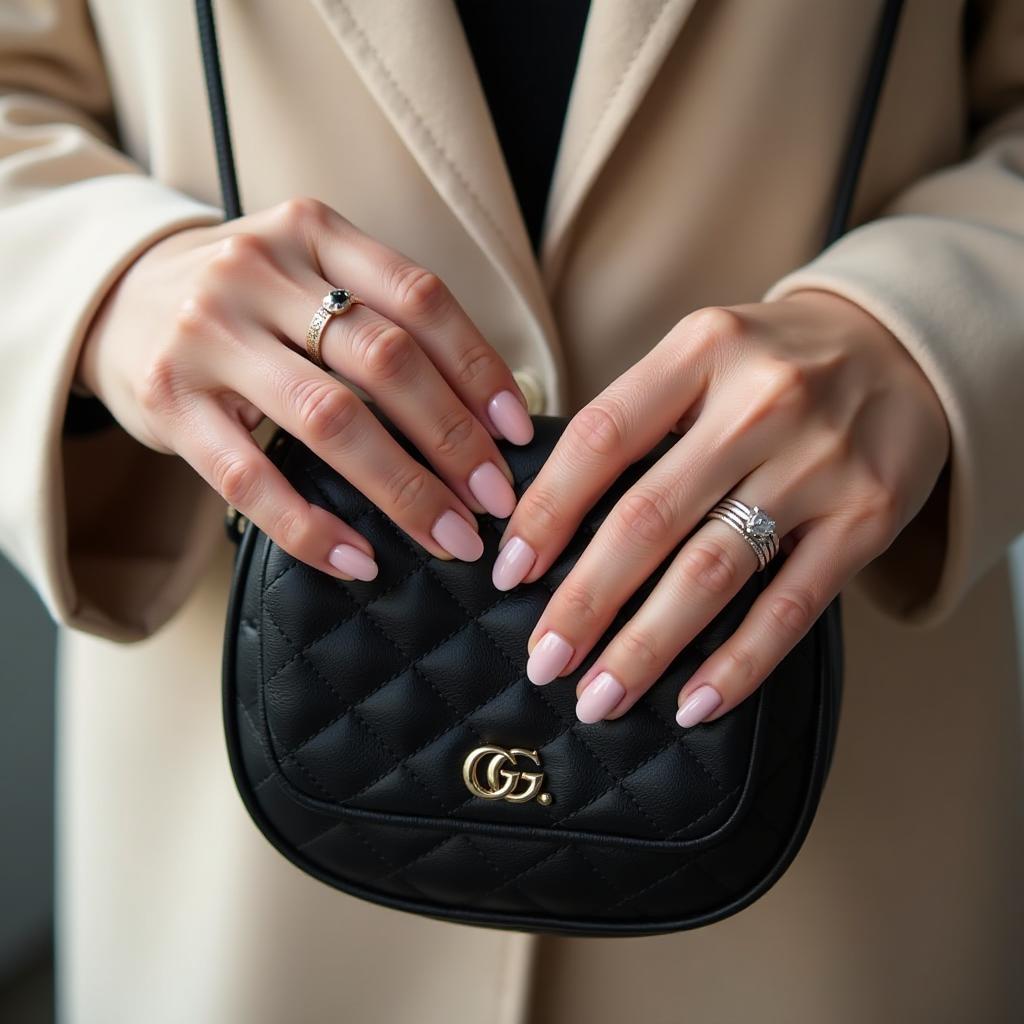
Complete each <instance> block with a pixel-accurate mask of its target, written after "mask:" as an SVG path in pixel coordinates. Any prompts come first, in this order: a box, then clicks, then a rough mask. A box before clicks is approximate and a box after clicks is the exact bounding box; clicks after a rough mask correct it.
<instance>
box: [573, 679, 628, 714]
mask: <svg viewBox="0 0 1024 1024" xmlns="http://www.w3.org/2000/svg"><path fill="white" fill-rule="evenodd" d="M625 696H626V688H625V687H624V686H623V685H622V683H620V682H619V681H618V679H616V678H615V676H613V675H612V674H611V672H600V673H598V674H597V675H596V676H594V678H593V679H591V680H590V682H589V683H588V684H587V688H586V689H585V690H584V691H583V692H582V693H581V694H580V699H579V700H578V701H576V717H577V718H578V719H579V720H580V721H581V722H586V723H587V725H593V724H594V722H600V721H601V719H602V718H605V717H606V716H607V715H608V714H609V713H610V712H611V711H612V709H613V708H614V707H615V705H616V704H618V703H619V701H620V700H622V698H623V697H625Z"/></svg>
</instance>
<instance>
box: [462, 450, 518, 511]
mask: <svg viewBox="0 0 1024 1024" xmlns="http://www.w3.org/2000/svg"><path fill="white" fill-rule="evenodd" d="M468 482H469V489H470V490H471V491H472V492H473V497H474V498H476V500H477V501H479V502H480V504H481V505H483V507H484V508H485V509H487V511H488V512H490V513H491V515H492V516H495V517H496V518H498V519H507V518H508V517H509V516H510V515H512V510H513V509H514V508H515V507H516V492H515V491H513V490H512V485H511V484H510V483H509V482H508V480H506V479H505V474H504V473H502V471H501V470H500V469H498V467H497V466H496V465H495V464H494V463H493V462H483V463H481V464H480V465H479V466H477V467H476V469H474V470H473V472H472V473H470V474H469V481H468Z"/></svg>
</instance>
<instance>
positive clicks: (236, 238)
mask: <svg viewBox="0 0 1024 1024" xmlns="http://www.w3.org/2000/svg"><path fill="white" fill-rule="evenodd" d="M269 260H270V246H269V245H267V243H266V241H264V239H262V238H261V237H260V236H259V235H256V234H252V233H250V232H240V233H238V234H234V235H229V236H228V237H227V238H224V239H222V240H221V241H220V242H218V243H217V245H216V248H215V251H214V253H213V255H212V257H211V258H210V263H209V268H208V271H209V273H210V274H211V275H212V276H213V277H214V278H218V279H220V280H224V281H237V280H238V279H239V278H247V277H250V276H251V275H252V274H253V273H255V272H256V271H257V270H258V269H259V268H260V267H262V266H263V265H265V264H266V263H268V262H269Z"/></svg>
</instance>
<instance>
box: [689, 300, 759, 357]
mask: <svg viewBox="0 0 1024 1024" xmlns="http://www.w3.org/2000/svg"><path fill="white" fill-rule="evenodd" d="M686 323H687V326H688V327H689V330H690V334H691V343H690V347H691V349H692V350H694V351H695V352H697V353H701V352H709V351H713V350H715V349H717V348H719V347H720V346H721V345H724V344H728V343H731V342H734V341H736V340H738V339H740V338H742V337H743V335H744V334H745V333H746V329H747V325H746V321H745V320H744V318H743V316H741V314H739V313H738V312H737V311H736V310H734V309H729V308H728V307H726V306H705V307H703V308H702V309H698V310H695V311H694V312H693V313H691V314H690V315H689V316H687V317H686Z"/></svg>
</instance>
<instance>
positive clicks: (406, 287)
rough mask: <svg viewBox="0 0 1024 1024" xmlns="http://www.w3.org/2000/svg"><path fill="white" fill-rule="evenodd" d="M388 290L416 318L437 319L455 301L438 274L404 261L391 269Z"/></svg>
mask: <svg viewBox="0 0 1024 1024" xmlns="http://www.w3.org/2000/svg"><path fill="white" fill-rule="evenodd" d="M388 287H389V289H390V291H391V293H392V294H393V295H394V296H395V298H396V299H397V300H398V303H399V305H400V306H401V307H402V308H403V309H404V310H406V311H407V312H408V313H409V315H410V316H412V317H414V318H416V319H420V318H430V317H434V316H437V315H438V314H440V313H442V312H443V311H444V310H445V309H446V308H447V306H448V304H449V302H450V301H451V294H450V293H449V291H448V288H447V286H446V285H445V283H444V282H443V281H442V280H441V278H439V277H438V276H437V274H435V273H433V271H430V270H427V269H425V268H424V267H420V266H417V265H416V264H415V263H408V262H406V261H404V260H402V261H400V262H397V263H395V264H394V265H393V266H392V268H391V269H390V272H389V274H388Z"/></svg>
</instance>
